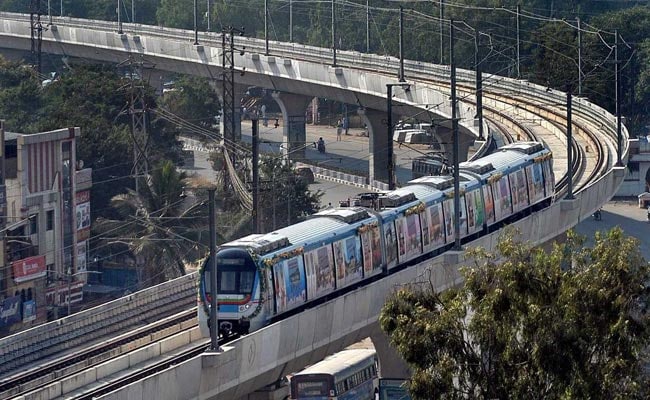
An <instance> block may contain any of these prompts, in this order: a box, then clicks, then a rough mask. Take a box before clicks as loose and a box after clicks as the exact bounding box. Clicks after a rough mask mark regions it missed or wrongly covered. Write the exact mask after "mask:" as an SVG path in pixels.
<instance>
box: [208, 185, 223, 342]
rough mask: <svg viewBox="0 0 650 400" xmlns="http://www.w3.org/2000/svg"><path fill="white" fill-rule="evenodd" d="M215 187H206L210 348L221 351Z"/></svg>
mask: <svg viewBox="0 0 650 400" xmlns="http://www.w3.org/2000/svg"><path fill="white" fill-rule="evenodd" d="M215 191H216V188H210V189H208V203H209V214H210V215H209V217H210V221H209V223H210V293H211V296H210V349H212V350H213V351H221V349H220V348H219V343H218V341H217V339H218V337H219V331H218V326H217V309H218V305H217V228H216V225H215V219H216V212H215V209H214V201H215V200H214V199H215V195H214V194H215Z"/></svg>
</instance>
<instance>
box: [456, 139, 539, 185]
mask: <svg viewBox="0 0 650 400" xmlns="http://www.w3.org/2000/svg"><path fill="white" fill-rule="evenodd" d="M547 152H549V150H547V149H546V148H545V147H544V146H543V145H542V144H541V143H538V142H517V143H512V144H509V145H506V146H503V147H501V148H500V149H499V151H496V152H494V153H492V154H489V155H487V156H485V157H482V158H479V159H477V160H474V161H467V162H463V163H461V164H460V169H461V171H468V172H472V173H475V174H478V175H480V176H481V177H482V178H487V177H488V176H490V175H492V174H493V173H494V172H507V171H508V170H510V169H511V168H512V167H513V166H515V165H518V164H520V163H521V162H522V161H525V160H529V159H531V158H533V157H534V156H535V155H537V154H539V153H547Z"/></svg>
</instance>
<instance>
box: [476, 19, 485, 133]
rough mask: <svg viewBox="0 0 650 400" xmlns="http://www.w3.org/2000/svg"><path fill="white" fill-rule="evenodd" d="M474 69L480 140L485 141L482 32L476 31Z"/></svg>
mask: <svg viewBox="0 0 650 400" xmlns="http://www.w3.org/2000/svg"><path fill="white" fill-rule="evenodd" d="M474 47H475V49H474V68H475V69H476V117H477V118H478V140H483V139H484V136H483V74H482V71H481V32H480V31H479V30H478V29H477V30H475V31H474Z"/></svg>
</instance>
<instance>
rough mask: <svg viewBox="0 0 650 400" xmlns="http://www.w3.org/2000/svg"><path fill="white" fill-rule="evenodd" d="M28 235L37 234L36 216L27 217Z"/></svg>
mask: <svg viewBox="0 0 650 400" xmlns="http://www.w3.org/2000/svg"><path fill="white" fill-rule="evenodd" d="M29 234H30V235H36V234H38V214H32V215H30V216H29Z"/></svg>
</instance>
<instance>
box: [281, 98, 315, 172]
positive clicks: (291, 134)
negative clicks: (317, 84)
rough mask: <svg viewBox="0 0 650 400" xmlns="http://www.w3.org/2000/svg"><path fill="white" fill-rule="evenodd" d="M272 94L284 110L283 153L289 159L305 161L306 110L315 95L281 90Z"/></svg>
mask: <svg viewBox="0 0 650 400" xmlns="http://www.w3.org/2000/svg"><path fill="white" fill-rule="evenodd" d="M272 96H273V98H274V99H275V101H276V102H277V103H278V105H279V106H280V110H282V121H283V127H282V129H283V132H282V145H283V146H282V147H283V150H282V153H283V154H285V155H287V157H288V159H289V160H292V161H304V160H305V146H306V145H307V128H306V127H305V125H306V121H307V120H306V118H305V111H306V110H307V106H308V105H309V104H310V103H311V100H312V99H313V97H311V96H303V95H299V94H291V93H281V92H273V94H272Z"/></svg>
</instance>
